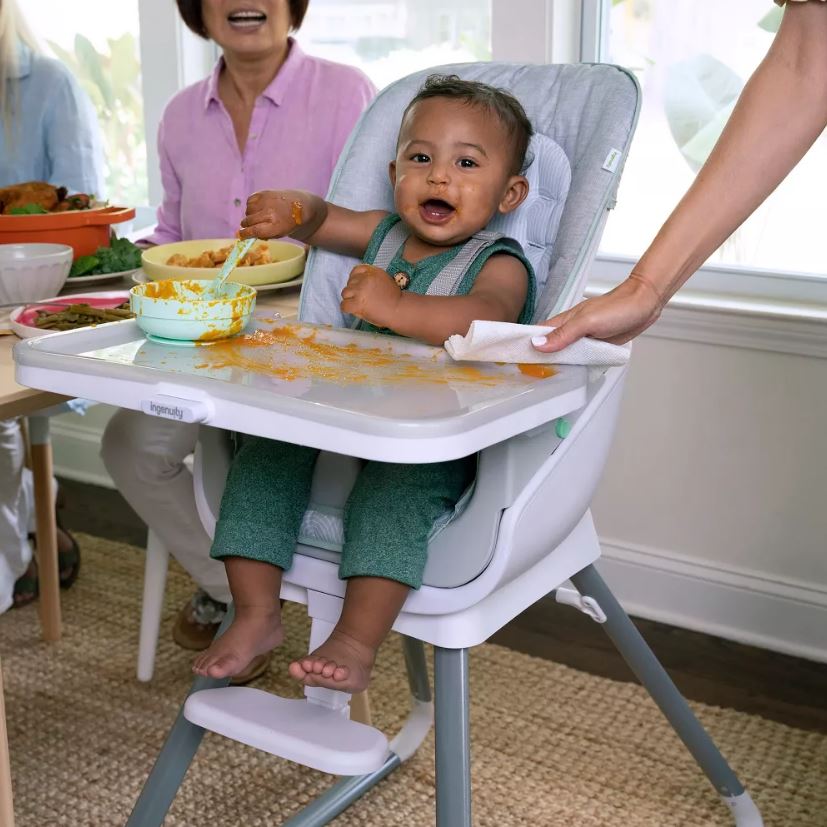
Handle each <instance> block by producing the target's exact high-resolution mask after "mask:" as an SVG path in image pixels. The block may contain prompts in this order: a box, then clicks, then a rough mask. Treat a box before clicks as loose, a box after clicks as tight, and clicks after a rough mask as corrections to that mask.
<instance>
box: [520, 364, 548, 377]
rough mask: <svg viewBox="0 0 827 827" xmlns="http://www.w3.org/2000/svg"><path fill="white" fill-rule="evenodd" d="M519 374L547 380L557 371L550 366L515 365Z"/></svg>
mask: <svg viewBox="0 0 827 827" xmlns="http://www.w3.org/2000/svg"><path fill="white" fill-rule="evenodd" d="M517 367H518V368H519V370H520V373H523V374H525V375H526V376H534V377H535V378H536V379H548V377H549V376H554V374H556V373H557V371H556V370H555V369H554V368H553V367H552V366H551V365H529V364H525V363H521V364H519V365H517Z"/></svg>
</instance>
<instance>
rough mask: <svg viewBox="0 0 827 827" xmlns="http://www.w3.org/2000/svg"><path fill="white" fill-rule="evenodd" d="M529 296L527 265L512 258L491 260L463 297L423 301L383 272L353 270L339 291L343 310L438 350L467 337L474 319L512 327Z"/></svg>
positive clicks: (371, 268)
mask: <svg viewBox="0 0 827 827" xmlns="http://www.w3.org/2000/svg"><path fill="white" fill-rule="evenodd" d="M527 293H528V273H527V272H526V268H525V265H524V264H523V263H522V262H521V261H520V260H519V259H518V258H515V257H514V256H511V255H508V254H496V255H493V256H491V258H489V259H488V261H487V262H486V263H485V265H484V266H483V268H482V270H481V271H480V274H479V275H478V276H477V278H476V281H475V282H474V286H473V288H472V289H471V292H470V293H469V294H468V295H467V296H422V295H419V294H417V293H407V292H405V291H404V290H400V289H399V287H398V286H397V284H396V282H394V280H393V279H392V278H390V277H389V276H388V274H387V273H386V272H385V271H384V270H380V269H379V268H378V267H374V266H372V265H369V264H360V265H357V266H356V267H354V268H353V270H352V271H351V274H350V279H349V280H348V283H347V285H346V286H345V288H344V290H342V310H343V311H344V312H345V313H352V314H353V315H354V316H358V317H359V318H360V319H364V320H365V321H367V322H370V323H371V324H374V325H376V326H377V327H387V328H390V329H391V330H393V331H394V332H395V333H399V334H400V335H402V336H409V337H410V338H412V339H420V340H421V341H423V342H427V343H428V344H430V345H441V344H442V343H443V342H444V341H445V340H446V339H447V338H448V337H449V336H452V335H453V334H455V333H460V334H462V335H463V336H464V335H465V334H466V333H467V332H468V328H469V327H470V326H471V322H473V321H474V320H475V319H480V320H486V321H494V322H516V321H517V319H519V317H520V313H521V311H522V309H523V305H524V304H525V300H526V295H527Z"/></svg>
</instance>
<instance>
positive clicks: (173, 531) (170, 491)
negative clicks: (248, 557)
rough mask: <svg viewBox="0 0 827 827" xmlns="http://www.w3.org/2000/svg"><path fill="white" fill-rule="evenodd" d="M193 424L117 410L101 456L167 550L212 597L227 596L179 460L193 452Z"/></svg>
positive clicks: (187, 473)
mask: <svg viewBox="0 0 827 827" xmlns="http://www.w3.org/2000/svg"><path fill="white" fill-rule="evenodd" d="M197 438H198V425H188V424H186V423H183V422H174V421H172V420H169V419H159V418H158V417H154V416H147V415H146V414H143V413H140V412H138V411H129V410H126V409H121V410H119V411H117V412H116V413H115V415H114V416H113V417H112V419H110V420H109V424H108V425H107V426H106V430H105V431H104V434H103V442H102V444H101V458H102V459H103V463H104V465H105V466H106V470H107V471H108V472H109V475H110V476H111V477H112V479H113V480H114V481H115V485H116V486H117V488H118V490H119V491H120V492H121V494H123V496H124V497H125V498H126V501H127V502H128V503H129V504H130V505H131V506H132V507H133V508H134V509H135V511H136V512H137V513H138V516H139V517H140V518H141V519H142V520H143V521H144V522H145V523H146V524H147V525H148V526H149V528H150V529H152V531H154V532H155V534H156V535H157V536H158V538H159V539H160V540H161V542H162V543H163V544H164V546H165V547H166V548H167V550H168V551H169V553H170V554H171V555H172V556H173V557H175V559H176V560H177V561H178V562H179V563H180V564H181V565H182V566H183V567H184V568H185V569H186V570H187V572H188V573H189V575H190V576H191V577H192V579H193V580H195V582H196V583H197V584H198V586H199V587H200V588H202V589H204V591H205V592H207V594H209V596H210V597H212V598H213V600H220V601H222V602H224V603H226V602H228V601H229V600H230V588H229V585H228V584H227V575H226V573H225V572H224V564H223V563H221V562H220V561H219V560H213V559H212V558H211V557H210V546H211V541H210V538H209V536H208V535H207V532H206V531H204V527H203V526H202V525H201V519H200V518H199V516H198V511H197V509H196V506H195V494H194V493H193V487H192V474H191V473H190V471H189V468H187V467H186V465H184V460H185V459H186V457H187V456H189V455H190V454H192V452H193V451H194V450H195V443H196V440H197Z"/></svg>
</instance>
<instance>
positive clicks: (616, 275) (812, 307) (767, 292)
mask: <svg viewBox="0 0 827 827" xmlns="http://www.w3.org/2000/svg"><path fill="white" fill-rule="evenodd" d="M557 2H565V0H557ZM610 3H611V0H581V3H580V5H581V26H580V32H579V38H580V59H581V60H584V61H599V60H600V59H601V58H602V57H603V56H605V54H606V52H607V48H608V35H609V19H608V15H609V11H610ZM552 58H553V59H554V60H559V58H558V57H557V55H556V54H552ZM676 206H677V204H676ZM667 217H668V216H667V215H664V216H663V220H664V221H665V220H666V219H667ZM643 252H644V250H640V253H639V255H642V254H643ZM636 260H637V259H635V258H632V257H629V256H622V255H615V254H611V253H608V252H605V251H601V250H598V253H597V256H596V258H595V262H594V265H593V267H592V276H591V279H590V281H589V289H588V291H587V292H588V294H589V295H597V294H600V293H603V292H606V291H607V290H609V289H611V288H612V287H614V286H615V285H616V284H618V283H619V282H621V281H622V280H623V279H624V278H625V277H626V276H627V275H628V273H629V271H630V270H631V268H632V266H633V265H634V264H635V262H636ZM682 297H683V303H684V304H685V305H686V306H687V307H689V306H691V307H703V306H706V307H709V306H714V305H716V304H719V305H724V304H725V305H727V306H728V307H731V308H734V307H738V306H739V305H740V308H741V309H742V310H744V311H750V312H753V311H755V310H756V308H760V307H764V308H766V307H772V306H774V307H777V308H778V309H780V310H783V309H784V308H785V307H788V308H790V309H791V310H793V309H794V311H795V313H796V314H797V315H800V316H802V317H805V316H809V315H811V314H814V315H816V316H819V317H820V316H821V315H822V314H823V312H824V310H825V308H827V273H824V274H823V275H822V274H818V273H800V272H795V271H785V270H778V269H760V268H756V267H746V266H736V265H722V264H705V265H702V266H701V267H700V268H699V269H698V270H697V271H696V272H695V274H694V275H693V276H692V277H691V279H690V281H689V282H688V283H687V285H686V286H685V287H683V288H681V290H680V291H679V293H678V294H677V296H676V298H675V299H673V302H674V303H676V304H681V303H682Z"/></svg>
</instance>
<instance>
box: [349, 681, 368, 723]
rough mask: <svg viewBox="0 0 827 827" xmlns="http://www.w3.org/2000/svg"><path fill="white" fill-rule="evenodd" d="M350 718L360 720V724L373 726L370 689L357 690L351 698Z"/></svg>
mask: <svg viewBox="0 0 827 827" xmlns="http://www.w3.org/2000/svg"><path fill="white" fill-rule="evenodd" d="M350 720H351V721H358V722H359V723H360V724H367V725H368V726H372V722H371V715H370V701H368V690H367V689H365V690H364V691H363V692H357V693H356V694H355V695H354V696H353V697H352V698H351V699H350Z"/></svg>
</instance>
